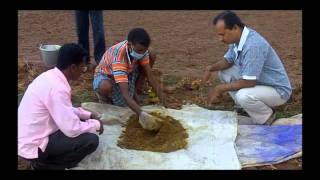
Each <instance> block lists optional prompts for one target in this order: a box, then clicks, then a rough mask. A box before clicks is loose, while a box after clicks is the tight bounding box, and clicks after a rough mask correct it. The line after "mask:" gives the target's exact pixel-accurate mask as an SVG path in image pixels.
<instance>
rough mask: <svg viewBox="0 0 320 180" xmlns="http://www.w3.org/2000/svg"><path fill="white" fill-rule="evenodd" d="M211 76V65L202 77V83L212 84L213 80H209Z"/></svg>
mask: <svg viewBox="0 0 320 180" xmlns="http://www.w3.org/2000/svg"><path fill="white" fill-rule="evenodd" d="M210 77H211V72H210V67H207V68H206V70H205V72H204V75H203V77H202V83H203V84H204V85H211V82H210V80H209V79H210Z"/></svg>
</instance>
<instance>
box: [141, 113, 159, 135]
mask: <svg viewBox="0 0 320 180" xmlns="http://www.w3.org/2000/svg"><path fill="white" fill-rule="evenodd" d="M139 123H140V124H141V126H142V128H143V129H147V130H150V131H152V130H158V129H160V127H161V120H160V119H159V118H157V117H154V116H152V115H150V114H148V113H147V112H144V111H141V113H140V115H139Z"/></svg>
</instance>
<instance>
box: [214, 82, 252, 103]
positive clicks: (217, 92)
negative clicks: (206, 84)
mask: <svg viewBox="0 0 320 180" xmlns="http://www.w3.org/2000/svg"><path fill="white" fill-rule="evenodd" d="M255 85H256V80H245V79H241V80H239V81H236V82H233V83H228V84H220V85H218V86H216V87H215V88H213V89H211V90H210V92H209V99H208V101H209V104H211V103H217V102H218V101H219V97H220V96H221V95H222V93H224V92H226V91H236V90H239V89H242V88H250V87H254V86H255Z"/></svg>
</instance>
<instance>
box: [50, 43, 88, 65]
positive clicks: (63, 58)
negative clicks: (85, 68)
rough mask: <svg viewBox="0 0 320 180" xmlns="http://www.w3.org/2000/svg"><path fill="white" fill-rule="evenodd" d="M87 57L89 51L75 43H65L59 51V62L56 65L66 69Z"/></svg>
mask: <svg viewBox="0 0 320 180" xmlns="http://www.w3.org/2000/svg"><path fill="white" fill-rule="evenodd" d="M86 57H87V51H86V50H85V49H84V48H82V47H81V46H80V45H78V44H75V43H67V44H64V45H63V46H62V47H61V48H60V49H59V53H58V62H57V65H56V67H57V68H58V69H60V70H64V69H66V68H68V67H69V66H71V65H72V64H76V65H78V64H80V63H81V62H83V60H84V58H86Z"/></svg>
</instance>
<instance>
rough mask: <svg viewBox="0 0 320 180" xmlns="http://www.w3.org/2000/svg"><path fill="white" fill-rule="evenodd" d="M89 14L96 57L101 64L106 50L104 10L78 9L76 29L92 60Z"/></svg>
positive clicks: (79, 40)
mask: <svg viewBox="0 0 320 180" xmlns="http://www.w3.org/2000/svg"><path fill="white" fill-rule="evenodd" d="M89 16H90V21H91V25H92V32H93V43H94V59H95V61H96V62H97V64H99V62H100V60H101V58H102V56H103V54H104V52H105V51H106V47H105V39H104V27H103V12H102V11H76V12H75V17H76V29H77V35H78V43H79V44H80V45H82V47H83V48H85V49H86V50H87V52H88V59H86V62H84V63H86V64H87V63H89V62H90V49H89Z"/></svg>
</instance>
